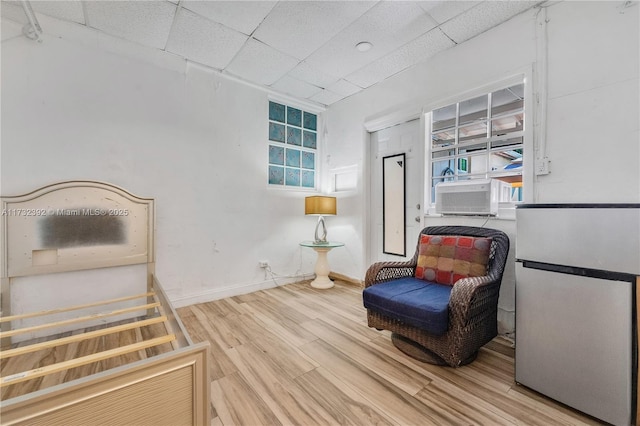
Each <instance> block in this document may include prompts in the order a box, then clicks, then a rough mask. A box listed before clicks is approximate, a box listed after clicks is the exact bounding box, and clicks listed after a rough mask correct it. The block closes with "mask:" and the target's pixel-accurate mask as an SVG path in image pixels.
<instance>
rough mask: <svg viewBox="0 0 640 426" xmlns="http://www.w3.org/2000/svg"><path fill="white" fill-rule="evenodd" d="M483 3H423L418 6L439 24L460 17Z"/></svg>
mask: <svg viewBox="0 0 640 426" xmlns="http://www.w3.org/2000/svg"><path fill="white" fill-rule="evenodd" d="M479 3H481V2H480V1H421V2H419V3H418V4H419V5H420V7H421V8H422V9H424V10H425V11H426V12H427V13H429V15H431V16H432V17H433V19H435V20H436V21H437V22H438V23H439V24H442V23H444V22H447V21H448V20H449V19H451V18H454V17H455V16H458V15H460V14H461V13H463V12H465V11H467V10H469V9H471V8H472V7H473V6H475V5H477V4H479Z"/></svg>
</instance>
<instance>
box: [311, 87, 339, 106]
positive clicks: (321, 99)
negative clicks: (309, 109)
mask: <svg viewBox="0 0 640 426" xmlns="http://www.w3.org/2000/svg"><path fill="white" fill-rule="evenodd" d="M310 99H311V100H312V101H314V102H318V103H320V104H324V105H331V104H332V103H334V102H338V101H339V100H340V99H344V96H342V95H338V94H337V93H333V92H331V91H329V90H323V91H321V92H319V93H317V94H315V95H313V96H312V97H311V98H310Z"/></svg>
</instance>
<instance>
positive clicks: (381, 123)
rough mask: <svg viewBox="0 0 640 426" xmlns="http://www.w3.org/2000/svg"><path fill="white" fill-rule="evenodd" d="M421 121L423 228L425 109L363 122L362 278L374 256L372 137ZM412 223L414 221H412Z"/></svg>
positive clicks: (419, 154)
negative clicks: (414, 121)
mask: <svg viewBox="0 0 640 426" xmlns="http://www.w3.org/2000/svg"><path fill="white" fill-rule="evenodd" d="M416 119H419V120H420V124H419V126H420V129H421V131H420V133H419V135H418V141H419V143H418V145H419V146H418V149H419V152H417V153H416V158H421V159H422V161H419V162H418V163H419V164H420V172H419V174H418V175H419V176H420V194H421V200H420V225H421V226H424V216H425V212H426V209H425V190H426V189H425V177H426V176H425V161H424V160H425V158H426V157H425V155H426V150H425V137H426V133H425V130H426V127H425V113H424V109H423V107H422V106H416V105H414V106H410V107H406V108H400V109H398V110H395V111H392V112H389V113H387V114H383V115H378V116H374V117H369V118H367V119H365V122H364V126H363V127H364V137H363V139H364V144H363V157H362V158H363V159H364V161H363V168H362V169H363V180H364V185H363V186H364V205H365V206H366V208H365V209H364V215H363V216H364V217H363V220H362V223H363V229H362V231H363V232H362V242H363V244H364V247H363V259H364V265H363V268H364V269H363V272H362V275H363V276H364V273H365V272H366V270H367V268H368V267H369V265H371V263H372V262H373V259H374V255H373V253H372V244H371V243H372V235H373V233H372V226H374V224H373V218H372V213H371V209H370V206H371V202H372V193H373V190H374V188H373V180H374V179H373V176H371V173H372V168H371V161H372V158H371V156H372V155H373V151H372V149H371V139H372V138H371V135H372V133H374V132H377V131H379V130H384V129H386V128H389V127H392V126H396V125H399V124H404V123H407V122H409V121H413V120H416ZM409 220H411V219H409Z"/></svg>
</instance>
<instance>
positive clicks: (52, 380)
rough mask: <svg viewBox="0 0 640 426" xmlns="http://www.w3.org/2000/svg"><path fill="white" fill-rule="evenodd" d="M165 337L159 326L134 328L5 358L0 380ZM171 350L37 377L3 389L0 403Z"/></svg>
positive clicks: (154, 349)
mask: <svg viewBox="0 0 640 426" xmlns="http://www.w3.org/2000/svg"><path fill="white" fill-rule="evenodd" d="M131 321H132V320H123V321H119V322H114V323H110V324H104V325H99V326H95V327H90V328H84V329H79V330H76V331H73V332H67V333H63V334H59V335H55V336H50V337H47V338H39V339H34V340H32V341H27V342H22V343H18V344H15V345H14V347H16V348H19V347H25V346H28V345H30V344H33V343H41V342H47V341H50V340H51V339H59V338H63V337H68V336H72V335H78V334H84V333H87V332H91V331H94V330H102V329H107V328H109V327H113V326H117V325H121V324H127V323H129V322H131ZM166 335H167V330H166V328H165V326H164V324H163V323H158V324H153V325H147V326H143V327H137V328H134V329H130V330H126V331H120V332H116V333H111V334H107V335H104V336H100V337H94V338H90V339H86V340H82V341H80V342H74V343H68V344H64V345H57V346H53V347H47V348H46V349H40V350H38V351H35V352H31V353H28V354H23V355H20V356H17V357H13V358H5V359H2V361H0V371H1V372H2V377H7V376H11V375H13V374H22V372H24V371H29V370H32V369H39V368H43V367H47V366H51V365H53V364H56V363H60V362H64V361H69V360H73V359H77V358H80V357H82V356H86V355H91V354H95V353H97V352H101V351H107V350H110V349H115V348H119V347H122V346H125V345H128V344H132V343H138V342H142V341H145V340H150V339H152V338H154V337H160V336H166ZM171 350H172V348H171V344H169V343H165V344H162V345H159V346H154V347H151V348H147V349H144V350H140V351H137V352H131V353H128V354H126V355H119V356H116V357H113V358H108V359H105V360H102V361H96V362H92V363H90V364H86V365H82V366H79V367H75V368H71V369H67V370H63V371H60V372H57V373H53V374H49V375H46V376H43V377H37V378H34V379H31V380H27V381H25V382H20V383H16V384H11V385H9V386H6V387H3V388H2V389H1V390H0V399H1V400H2V401H4V400H6V399H10V398H15V397H18V396H21V395H25V394H28V393H31V392H35V391H37V390H41V389H45V388H48V387H50V386H54V385H57V384H60V383H66V382H69V381H71V380H75V379H78V378H81V377H86V376H88V375H91V374H94V373H98V372H101V371H105V370H108V369H111V368H115V367H119V366H121V365H126V364H129V363H131V362H134V361H138V360H141V359H145V358H149V357H152V356H155V355H158V354H161V353H165V352H170V351H171Z"/></svg>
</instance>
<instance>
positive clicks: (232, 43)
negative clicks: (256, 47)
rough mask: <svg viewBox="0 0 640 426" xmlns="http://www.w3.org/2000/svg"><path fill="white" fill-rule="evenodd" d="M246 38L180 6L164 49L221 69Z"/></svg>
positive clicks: (227, 63)
mask: <svg viewBox="0 0 640 426" xmlns="http://www.w3.org/2000/svg"><path fill="white" fill-rule="evenodd" d="M248 38H249V37H248V36H246V35H244V34H242V33H240V32H238V31H235V30H232V29H231V28H229V27H225V26H224V25H221V24H218V23H216V22H212V21H209V20H208V19H206V18H203V17H202V16H200V15H196V14H195V13H193V12H191V11H189V10H186V9H180V11H179V12H178V17H177V19H176V22H175V24H174V26H173V29H172V30H171V35H170V37H169V41H168V42H167V49H166V50H167V51H168V52H172V53H175V54H178V55H181V56H184V57H186V58H189V59H191V60H193V61H195V62H199V63H201V64H205V65H209V66H211V67H214V68H217V69H223V68H224V67H226V66H227V65H229V62H231V60H232V59H233V57H234V56H235V55H236V54H237V53H238V51H239V50H240V49H241V48H242V46H244V44H245V42H246V41H247V39H248Z"/></svg>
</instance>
